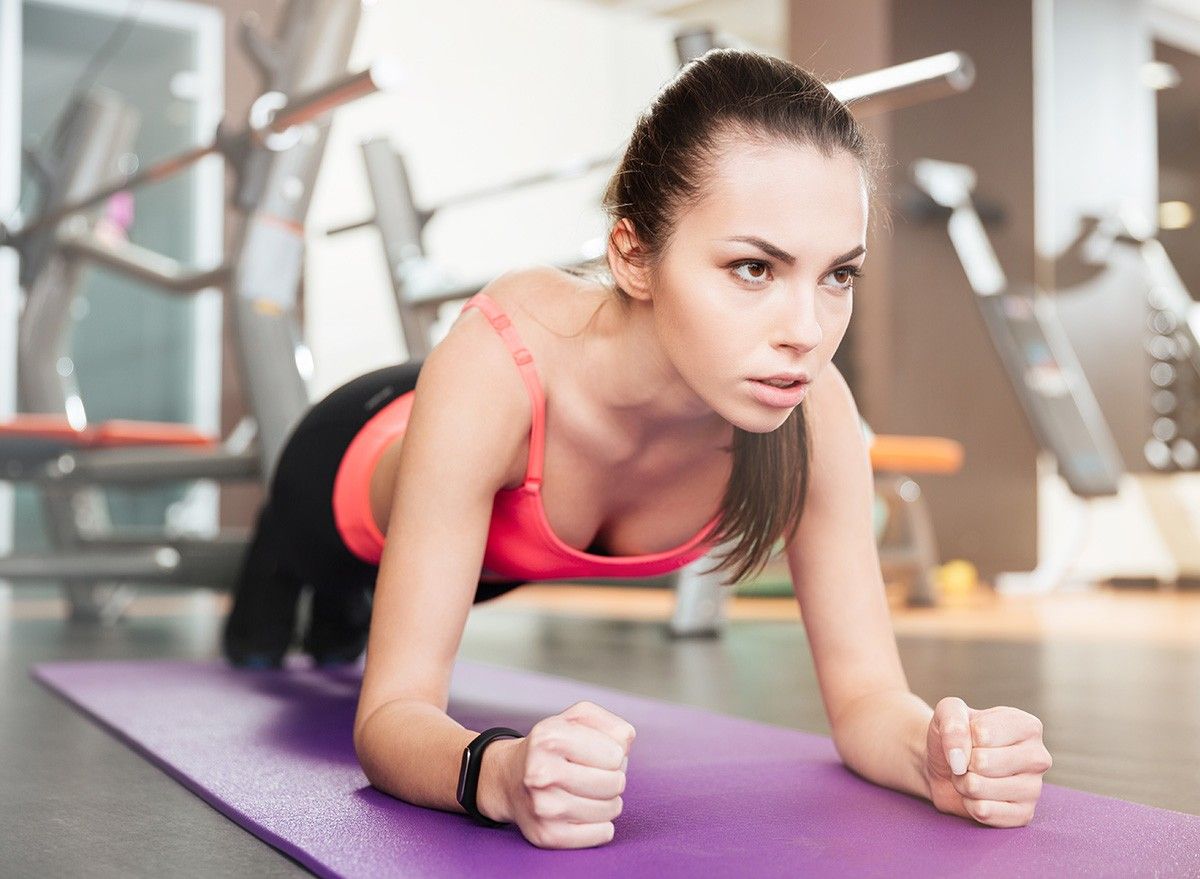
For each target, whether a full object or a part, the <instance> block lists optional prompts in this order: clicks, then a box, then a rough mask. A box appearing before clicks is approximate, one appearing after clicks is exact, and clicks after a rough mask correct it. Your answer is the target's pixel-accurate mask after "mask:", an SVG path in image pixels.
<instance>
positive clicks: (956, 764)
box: [950, 748, 967, 775]
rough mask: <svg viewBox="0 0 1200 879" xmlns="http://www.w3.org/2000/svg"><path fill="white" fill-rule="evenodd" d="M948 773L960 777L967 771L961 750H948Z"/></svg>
mask: <svg viewBox="0 0 1200 879" xmlns="http://www.w3.org/2000/svg"><path fill="white" fill-rule="evenodd" d="M950 771H951V772H953V773H954V774H955V775H962V774H963V773H964V772H966V771H967V755H966V753H965V752H964V751H963V750H962V748H951V749H950Z"/></svg>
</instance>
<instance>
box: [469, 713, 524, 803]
mask: <svg viewBox="0 0 1200 879" xmlns="http://www.w3.org/2000/svg"><path fill="white" fill-rule="evenodd" d="M524 736H525V734H524V733H519V732H517V731H516V730H515V729H509V728H508V727H507V726H493V727H492V728H491V729H485V730H484V731H483V732H481V733H480V734H479V735H478V736H476V737H475V739H474V740H473V741H472V742H471V744H469V745H467V746H466V747H465V748H463V755H462V766H461V767H460V768H459V770H458V793H457V798H458V804H459V805H460V806H462V807H463V808H464V809H466V811H467V814H468V815H470V816H471V818H472V819H473V820H474V821H475V823H476V824H480V825H482V826H484V827H503V826H504V823H505V822H503V821H493V820H492V819H491V818H489V817H487V816H486V815H483V814H481V813H480V811H479V808H478V807H477V806H476V805H475V798H476V795H477V793H478V790H479V768H480V766H482V765H483V749H484V748H486V747H487V746H488V745H489V744H491V743H492V742H493V741H495V740H496V739H520V738H524Z"/></svg>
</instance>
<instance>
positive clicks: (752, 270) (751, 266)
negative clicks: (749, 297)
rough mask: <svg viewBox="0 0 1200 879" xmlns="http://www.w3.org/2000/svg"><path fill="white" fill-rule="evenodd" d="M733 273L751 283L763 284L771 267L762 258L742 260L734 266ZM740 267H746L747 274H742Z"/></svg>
mask: <svg viewBox="0 0 1200 879" xmlns="http://www.w3.org/2000/svg"><path fill="white" fill-rule="evenodd" d="M732 269H733V273H734V274H735V275H737V276H738V277H739V278H741V279H742V280H743V281H749V282H750V283H751V284H762V283H763V281H765V280H766V278H767V276H768V275H770V273H771V267H770V266H769V265H768V264H767V263H765V262H763V261H762V260H747V261H746V262H740V263H738V264H737V265H735V266H733V267H732ZM740 269H746V270H747V273H746V274H741V272H740V271H739V270H740Z"/></svg>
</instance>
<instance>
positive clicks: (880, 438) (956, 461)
mask: <svg viewBox="0 0 1200 879" xmlns="http://www.w3.org/2000/svg"><path fill="white" fill-rule="evenodd" d="M962 462H963V447H962V443H960V442H958V441H957V440H952V439H946V438H945V437H940V436H895V435H888V434H876V435H875V441H874V442H873V443H872V444H871V467H872V468H873V469H875V470H888V471H902V472H905V473H957V472H958V471H959V470H960V469H961V468H962Z"/></svg>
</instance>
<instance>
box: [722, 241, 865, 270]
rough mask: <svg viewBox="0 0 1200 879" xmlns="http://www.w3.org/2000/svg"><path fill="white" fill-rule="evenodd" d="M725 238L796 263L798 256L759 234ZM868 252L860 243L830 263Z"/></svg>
mask: <svg viewBox="0 0 1200 879" xmlns="http://www.w3.org/2000/svg"><path fill="white" fill-rule="evenodd" d="M724 240H725V241H740V242H742V243H743V244H753V245H754V246H755V247H757V248H758V249H759V250H761V251H762V252H763V253H765V254H767V255H769V256H773V257H775V258H776V259H777V260H779V261H780V262H782V263H785V264H786V265H789V266H790V265H795V264H796V257H794V256H792V255H791V254H790V253H788V252H787V251H785V250H782V249H781V248H779V247H776V246H775V245H774V244H772V243H771V242H770V241H764V240H763V239H762V238H759V237H758V236H757V235H737V236H735V237H733V238H725V239H724ZM866 252H867V249H866V248H865V247H863V246H862V245H861V244H860V245H858V247H856V248H854V249H853V250H850V251H847V252H846V253H843V254H842V255H841V256H839V257H838V258H837V259H835V260H834V261H833V262H831V263H830V265H837V264H838V263H843V262H849V261H850V260H852V259H854V258H855V257H857V256H860V255H862V254H864V253H866Z"/></svg>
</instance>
